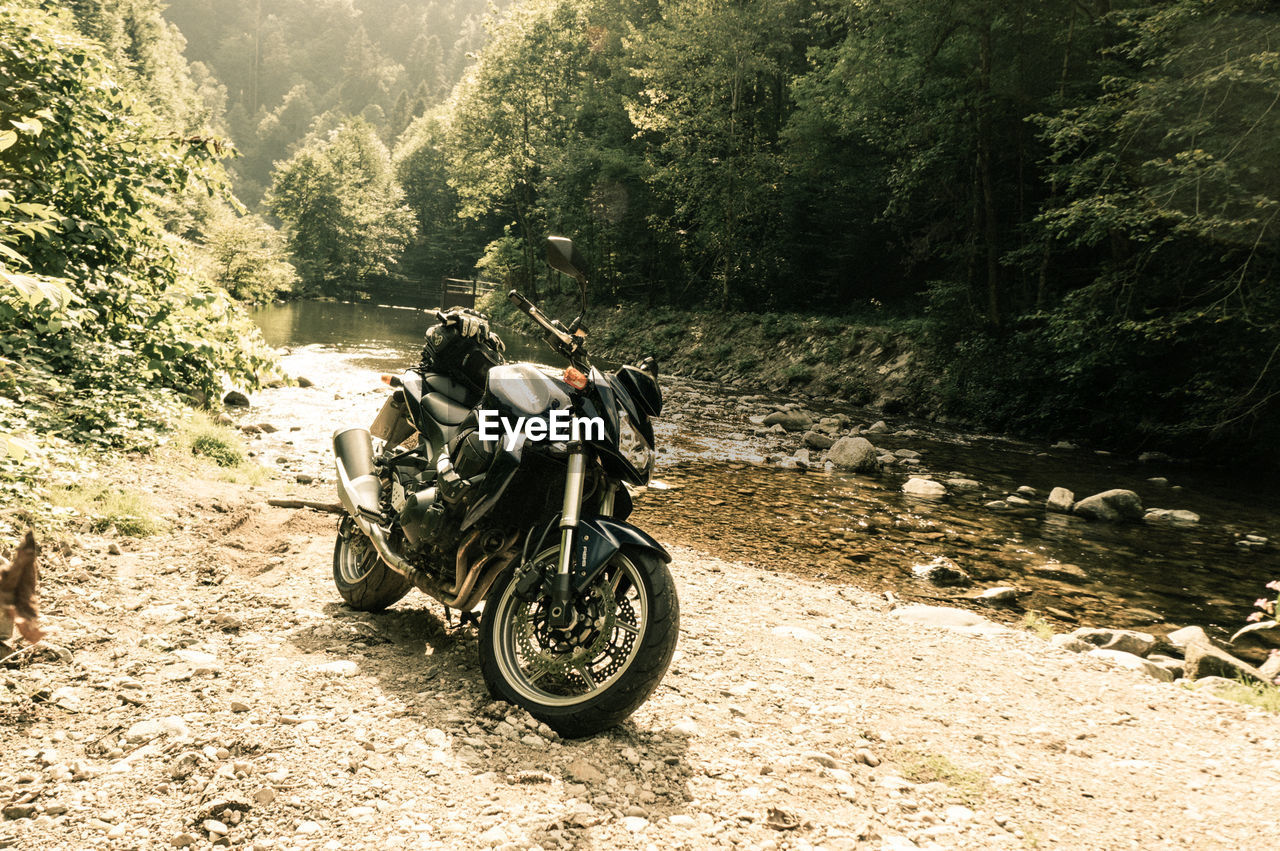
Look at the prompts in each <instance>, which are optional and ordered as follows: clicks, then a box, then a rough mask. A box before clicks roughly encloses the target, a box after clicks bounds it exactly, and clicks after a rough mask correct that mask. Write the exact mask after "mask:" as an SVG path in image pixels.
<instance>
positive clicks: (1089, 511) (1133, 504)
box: [1071, 488, 1143, 523]
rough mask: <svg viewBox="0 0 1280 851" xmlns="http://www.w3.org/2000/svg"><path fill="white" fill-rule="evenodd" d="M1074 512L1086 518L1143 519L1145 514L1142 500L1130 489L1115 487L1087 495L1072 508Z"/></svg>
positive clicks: (1105, 519)
mask: <svg viewBox="0 0 1280 851" xmlns="http://www.w3.org/2000/svg"><path fill="white" fill-rule="evenodd" d="M1071 512H1072V513H1073V514H1076V515H1078V516H1080V517H1083V518H1085V519H1086V520H1104V521H1107V522H1112V523H1114V522H1116V521H1118V520H1141V519H1142V515H1143V510H1142V500H1141V499H1139V497H1138V495H1137V494H1136V493H1134V492H1133V491H1130V490H1123V489H1121V488H1113V489H1112V490H1109V491H1103V492H1102V493H1095V494H1094V495H1093V496H1086V497H1085V498H1084V499H1082V500H1080V501H1079V502H1077V503H1076V504H1075V505H1074V506H1073V507H1072V509H1071Z"/></svg>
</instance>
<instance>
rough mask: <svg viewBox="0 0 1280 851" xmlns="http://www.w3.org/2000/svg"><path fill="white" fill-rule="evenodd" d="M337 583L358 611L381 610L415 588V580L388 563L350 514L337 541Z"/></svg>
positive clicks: (335, 565)
mask: <svg viewBox="0 0 1280 851" xmlns="http://www.w3.org/2000/svg"><path fill="white" fill-rule="evenodd" d="M333 584H334V585H336V586H338V593H339V594H341V595H342V599H344V600H346V601H347V605H348V606H350V607H351V608H353V609H355V610H356V611H358V612H380V611H382V610H383V609H385V608H386V607H387V606H390V605H391V604H392V603H395V602H396V601H397V600H399V599H400V598H401V597H403V596H404V595H405V594H408V593H409V592H410V591H411V590H413V583H412V582H410V581H409V580H408V579H406V578H404V577H403V576H402V575H400V574H399V573H396V572H395V571H394V570H392V569H391V568H389V567H387V564H386V562H384V561H383V560H382V559H381V558H380V557H379V556H378V552H377V550H375V549H374V548H373V544H371V543H370V542H369V539H368V538H366V537H365V535H364V533H363V532H361V531H360V529H359V528H358V527H357V526H356V524H355V522H354V521H352V520H351V518H350V517H343V518H342V522H341V523H339V524H338V540H337V541H336V542H335V543H334V545H333Z"/></svg>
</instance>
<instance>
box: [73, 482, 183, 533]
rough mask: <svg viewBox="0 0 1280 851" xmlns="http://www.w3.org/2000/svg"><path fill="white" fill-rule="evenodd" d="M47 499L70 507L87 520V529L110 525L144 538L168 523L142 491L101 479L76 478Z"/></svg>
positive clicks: (165, 528)
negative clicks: (124, 487) (85, 480)
mask: <svg viewBox="0 0 1280 851" xmlns="http://www.w3.org/2000/svg"><path fill="white" fill-rule="evenodd" d="M50 497H51V498H50V501H51V502H52V503H53V504H54V505H57V506H60V507H62V508H70V509H72V510H73V511H75V512H76V513H77V514H79V515H81V516H83V517H85V518H86V519H87V520H88V523H89V528H90V530H92V531H94V532H106V531H107V530H109V529H111V528H113V527H114V528H115V530H116V531H117V532H118V533H120V534H121V535H125V536H127V537H130V538H145V537H148V536H150V535H158V534H160V533H161V532H165V531H168V529H169V524H168V523H166V522H165V521H164V520H162V519H160V516H159V515H158V514H157V513H156V509H155V506H153V505H152V504H151V500H149V499H148V498H147V496H146V494H143V493H139V492H138V491H132V490H125V489H123V488H118V487H112V486H111V485H109V484H106V483H104V482H80V483H77V484H74V485H72V486H71V487H67V488H57V489H55V490H54V491H53V492H52V493H51V494H50Z"/></svg>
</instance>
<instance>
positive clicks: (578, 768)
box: [564, 757, 608, 786]
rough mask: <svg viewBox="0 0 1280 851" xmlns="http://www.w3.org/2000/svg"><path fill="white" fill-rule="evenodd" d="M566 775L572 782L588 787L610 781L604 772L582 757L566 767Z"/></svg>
mask: <svg viewBox="0 0 1280 851" xmlns="http://www.w3.org/2000/svg"><path fill="white" fill-rule="evenodd" d="M564 773H565V775H566V776H567V777H569V779H570V780H576V781H577V782H579V783H585V784H586V785H587V786H593V785H596V784H600V783H604V782H605V780H607V779H608V776H607V775H606V774H605V773H604V772H603V771H601V770H600V769H599V768H597V767H596V766H595V765H594V764H593V763H590V762H588V761H587V760H585V759H583V758H582V757H578V758H577V759H575V760H573V761H572V762H570V763H569V764H568V765H567V766H565V769H564Z"/></svg>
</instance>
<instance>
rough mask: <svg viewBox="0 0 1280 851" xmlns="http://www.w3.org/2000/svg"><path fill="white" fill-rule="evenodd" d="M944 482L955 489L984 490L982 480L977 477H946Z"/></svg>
mask: <svg viewBox="0 0 1280 851" xmlns="http://www.w3.org/2000/svg"><path fill="white" fill-rule="evenodd" d="M943 484H945V485H946V486H947V487H948V488H950V489H951V490H953V491H979V490H982V482H979V481H977V480H975V479H944V480H943Z"/></svg>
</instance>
